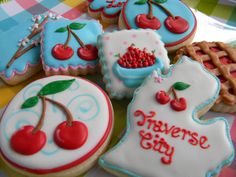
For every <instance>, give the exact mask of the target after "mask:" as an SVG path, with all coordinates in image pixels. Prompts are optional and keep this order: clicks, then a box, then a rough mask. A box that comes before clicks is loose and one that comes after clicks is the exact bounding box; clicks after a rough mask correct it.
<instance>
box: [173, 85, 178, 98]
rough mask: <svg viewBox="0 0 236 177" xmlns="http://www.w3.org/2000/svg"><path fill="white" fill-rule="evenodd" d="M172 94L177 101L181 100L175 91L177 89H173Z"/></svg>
mask: <svg viewBox="0 0 236 177" xmlns="http://www.w3.org/2000/svg"><path fill="white" fill-rule="evenodd" d="M172 92H173V94H174V97H175V99H176V100H179V98H178V96H177V93H176V91H175V89H174V88H173V87H172Z"/></svg>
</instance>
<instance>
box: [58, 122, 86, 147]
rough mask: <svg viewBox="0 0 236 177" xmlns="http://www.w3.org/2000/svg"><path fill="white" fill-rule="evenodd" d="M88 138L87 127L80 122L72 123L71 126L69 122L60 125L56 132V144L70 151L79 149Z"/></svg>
mask: <svg viewBox="0 0 236 177" xmlns="http://www.w3.org/2000/svg"><path fill="white" fill-rule="evenodd" d="M87 138H88V128H87V126H86V125H85V124H84V123H82V122H79V121H72V125H71V126H69V125H68V122H67V121H64V122H62V123H60V124H59V125H58V126H57V127H56V130H55V132H54V141H55V143H56V144H57V145H58V146H59V147H61V148H63V149H68V150H73V149H78V148H80V147H81V146H83V145H84V143H85V142H86V140H87Z"/></svg>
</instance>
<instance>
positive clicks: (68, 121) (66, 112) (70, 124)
mask: <svg viewBox="0 0 236 177" xmlns="http://www.w3.org/2000/svg"><path fill="white" fill-rule="evenodd" d="M39 97H40V98H41V99H42V98H44V99H45V100H46V101H48V102H50V103H52V104H55V105H56V106H58V107H59V108H61V109H62V110H63V111H64V112H65V114H66V119H67V125H68V126H72V122H73V116H72V114H71V112H70V110H69V109H68V108H67V107H66V106H64V105H63V104H62V103H60V102H57V101H55V100H52V99H50V98H47V97H44V96H39Z"/></svg>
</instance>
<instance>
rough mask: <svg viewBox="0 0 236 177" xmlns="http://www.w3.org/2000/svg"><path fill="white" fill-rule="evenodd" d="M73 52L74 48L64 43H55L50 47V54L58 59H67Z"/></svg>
mask: <svg viewBox="0 0 236 177" xmlns="http://www.w3.org/2000/svg"><path fill="white" fill-rule="evenodd" d="M73 54H74V50H73V49H72V48H71V47H69V46H66V47H65V45H64V44H56V45H55V46H54V47H53V49H52V55H53V56H54V57H55V58H56V59H58V60H68V59H69V58H71V57H72V56H73Z"/></svg>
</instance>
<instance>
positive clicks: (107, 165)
mask: <svg viewBox="0 0 236 177" xmlns="http://www.w3.org/2000/svg"><path fill="white" fill-rule="evenodd" d="M190 61H191V62H196V61H193V60H190ZM182 62H183V60H182V59H180V60H179V61H178V63H176V64H175V65H172V66H171V68H170V70H169V72H168V74H167V75H162V74H161V73H160V72H159V71H158V70H157V72H158V75H159V76H161V77H163V78H168V77H170V76H171V75H172V71H173V69H174V68H175V67H176V66H177V65H178V64H181V63H182ZM198 64H199V63H198ZM201 67H202V65H201ZM202 68H203V67H202ZM203 70H204V71H205V72H207V73H209V74H210V75H211V76H212V77H214V78H215V80H216V81H217V83H218V88H217V91H216V94H215V95H214V96H213V97H212V98H210V99H208V100H206V101H205V102H204V103H202V104H200V105H198V106H197V107H196V108H195V109H194V111H193V114H192V119H193V120H194V121H195V122H197V123H198V124H201V125H210V124H214V123H215V122H217V121H223V122H224V123H225V125H226V126H225V127H226V129H225V132H226V135H227V139H228V141H229V142H230V144H231V146H232V149H233V153H232V154H231V155H230V156H229V157H228V158H227V159H226V160H224V161H223V162H222V163H220V164H219V165H218V166H217V167H216V168H215V169H213V170H211V171H208V172H207V173H206V174H205V177H212V176H214V175H216V174H219V173H220V171H221V169H222V168H223V167H224V166H227V165H230V164H231V163H232V162H233V159H234V155H235V152H234V146H233V142H232V140H231V137H230V128H229V125H228V122H227V121H226V120H225V118H223V117H218V118H215V119H210V120H206V121H201V120H199V119H197V118H196V115H197V112H198V111H199V110H201V109H202V108H204V107H206V106H208V105H210V104H211V103H212V102H214V101H215V100H216V98H217V97H218V95H219V92H220V81H219V80H218V78H217V77H216V76H215V75H213V74H212V73H210V72H209V71H207V70H206V69H205V68H203ZM149 79H152V76H151V75H150V76H149V77H147V78H146V79H145V80H144V82H143V84H142V85H141V86H140V87H139V88H137V89H136V90H135V93H134V97H133V99H132V101H131V102H130V104H129V106H128V110H127V129H126V133H125V135H124V136H123V137H122V139H121V140H120V141H119V143H118V144H117V145H116V146H115V147H113V148H112V149H110V150H109V151H108V152H107V153H110V152H111V151H113V150H115V149H117V148H118V147H119V146H120V145H121V144H122V143H123V142H124V141H126V139H127V138H128V136H129V134H130V131H131V125H130V121H129V120H130V117H131V116H132V115H131V114H132V113H131V111H130V109H131V107H132V106H133V104H134V103H135V100H136V96H137V94H138V92H139V90H140V88H142V87H143V86H144V85H145V84H146V83H147V81H148V80H149ZM105 156H106V154H104V155H102V156H101V157H100V158H99V161H98V163H99V165H100V166H102V167H104V168H108V169H112V170H115V171H118V172H121V173H123V174H126V175H128V176H132V177H141V176H140V175H138V174H136V173H135V172H133V171H129V170H126V169H124V168H120V167H119V166H116V165H113V164H110V163H108V162H106V161H105V159H104V158H105Z"/></svg>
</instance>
